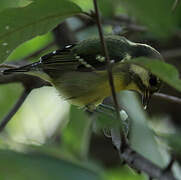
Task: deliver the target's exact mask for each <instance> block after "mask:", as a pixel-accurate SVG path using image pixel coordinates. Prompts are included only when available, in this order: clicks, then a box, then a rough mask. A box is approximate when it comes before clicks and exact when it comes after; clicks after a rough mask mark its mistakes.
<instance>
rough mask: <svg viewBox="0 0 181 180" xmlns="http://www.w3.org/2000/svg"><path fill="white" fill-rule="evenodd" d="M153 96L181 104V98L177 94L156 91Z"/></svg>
mask: <svg viewBox="0 0 181 180" xmlns="http://www.w3.org/2000/svg"><path fill="white" fill-rule="evenodd" d="M153 96H155V97H158V98H161V99H164V100H166V101H169V102H172V103H178V104H181V98H178V97H175V96H171V95H168V94H163V93H154V95H153Z"/></svg>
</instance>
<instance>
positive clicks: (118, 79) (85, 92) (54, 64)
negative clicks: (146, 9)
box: [4, 35, 162, 109]
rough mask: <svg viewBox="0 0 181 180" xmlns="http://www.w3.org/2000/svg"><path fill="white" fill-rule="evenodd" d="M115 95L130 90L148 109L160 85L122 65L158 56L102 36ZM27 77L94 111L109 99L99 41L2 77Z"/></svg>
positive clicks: (131, 66)
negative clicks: (51, 86)
mask: <svg viewBox="0 0 181 180" xmlns="http://www.w3.org/2000/svg"><path fill="white" fill-rule="evenodd" d="M105 41H106V43H107V47H108V52H109V56H110V59H111V60H113V62H114V63H113V64H112V74H113V80H114V84H115V89H116V92H119V91H121V90H133V91H137V92H139V93H140V94H142V97H143V104H144V105H147V104H148V102H149V99H150V97H151V95H152V94H153V93H154V92H157V91H158V90H159V88H160V85H161V81H160V80H159V79H158V78H157V77H156V76H154V75H153V74H152V73H150V72H149V71H148V70H146V69H144V68H143V67H140V66H138V65H135V64H131V63H125V60H130V59H132V58H136V57H148V58H154V59H162V57H161V55H160V53H159V52H158V51H156V50H155V49H154V48H152V47H151V46H148V45H146V44H140V43H134V42H131V41H129V40H128V39H126V38H125V37H122V36H116V35H107V36H105ZM11 73H26V74H31V75H35V76H39V77H41V78H43V79H44V80H46V81H49V82H50V83H51V84H52V85H53V86H55V88H56V89H57V90H58V92H60V94H61V96H63V97H64V98H65V99H66V100H68V101H69V102H70V103H72V104H75V105H78V106H81V107H87V108H89V109H94V108H95V107H96V106H97V105H99V104H100V103H102V101H103V100H104V99H105V98H106V97H108V96H110V95H111V88H110V85H109V78H108V73H107V70H106V61H105V57H104V56H103V51H102V46H101V43H100V39H99V37H93V38H89V39H87V40H83V41H81V42H79V43H77V44H74V45H69V46H66V47H65V48H63V49H61V50H57V51H53V52H52V53H49V54H47V55H45V56H43V57H41V58H40V61H39V62H35V63H32V64H29V65H26V66H22V67H19V68H14V69H8V70H5V71H4V74H11Z"/></svg>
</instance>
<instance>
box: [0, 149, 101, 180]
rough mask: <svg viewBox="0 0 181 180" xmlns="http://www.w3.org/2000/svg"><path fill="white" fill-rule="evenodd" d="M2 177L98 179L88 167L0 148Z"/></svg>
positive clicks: (16, 179)
mask: <svg viewBox="0 0 181 180" xmlns="http://www.w3.org/2000/svg"><path fill="white" fill-rule="evenodd" d="M0 171H1V179H13V180H31V179H34V180H40V179H43V180H50V179H53V180H60V179H62V180H72V179H74V180H80V179H84V180H98V179H100V178H99V174H98V173H97V172H96V171H93V170H92V169H90V168H88V167H83V166H81V165H78V164H75V163H72V162H69V161H66V160H63V159H60V158H56V157H53V156H49V155H44V154H21V153H16V152H13V151H7V150H0Z"/></svg>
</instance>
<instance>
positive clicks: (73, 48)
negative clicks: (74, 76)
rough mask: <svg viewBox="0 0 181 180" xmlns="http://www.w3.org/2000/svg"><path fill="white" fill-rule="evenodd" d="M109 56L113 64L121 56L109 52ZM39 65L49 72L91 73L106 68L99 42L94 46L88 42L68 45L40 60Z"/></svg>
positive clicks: (95, 42)
mask: <svg viewBox="0 0 181 180" xmlns="http://www.w3.org/2000/svg"><path fill="white" fill-rule="evenodd" d="M82 44H83V46H82ZM84 44H86V45H84ZM81 46H82V47H81ZM84 46H85V47H84ZM109 56H110V60H114V62H118V61H121V59H122V56H120V55H119V56H117V55H116V56H115V55H114V53H112V52H111V51H109ZM41 65H42V68H43V69H44V70H50V71H51V70H54V71H56V70H58V71H60V70H65V71H66V70H76V71H86V72H89V71H90V72H91V71H95V70H96V71H99V70H104V69H105V68H106V59H105V57H104V56H103V52H102V47H101V44H100V42H99V41H94V44H92V43H90V42H87V43H79V44H78V45H77V44H76V45H69V46H66V47H65V48H63V49H61V50H57V51H53V52H52V53H49V54H47V55H45V56H43V57H42V58H41Z"/></svg>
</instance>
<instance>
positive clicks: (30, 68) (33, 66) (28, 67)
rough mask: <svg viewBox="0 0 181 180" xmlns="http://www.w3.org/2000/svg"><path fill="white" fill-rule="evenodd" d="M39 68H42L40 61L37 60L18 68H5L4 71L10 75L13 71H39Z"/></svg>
mask: <svg viewBox="0 0 181 180" xmlns="http://www.w3.org/2000/svg"><path fill="white" fill-rule="evenodd" d="M38 69H40V62H35V63H32V64H29V65H25V66H21V67H18V68H12V69H5V70H4V71H3V72H2V73H3V74H4V75H8V74H12V73H26V72H30V71H37V70H38Z"/></svg>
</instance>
